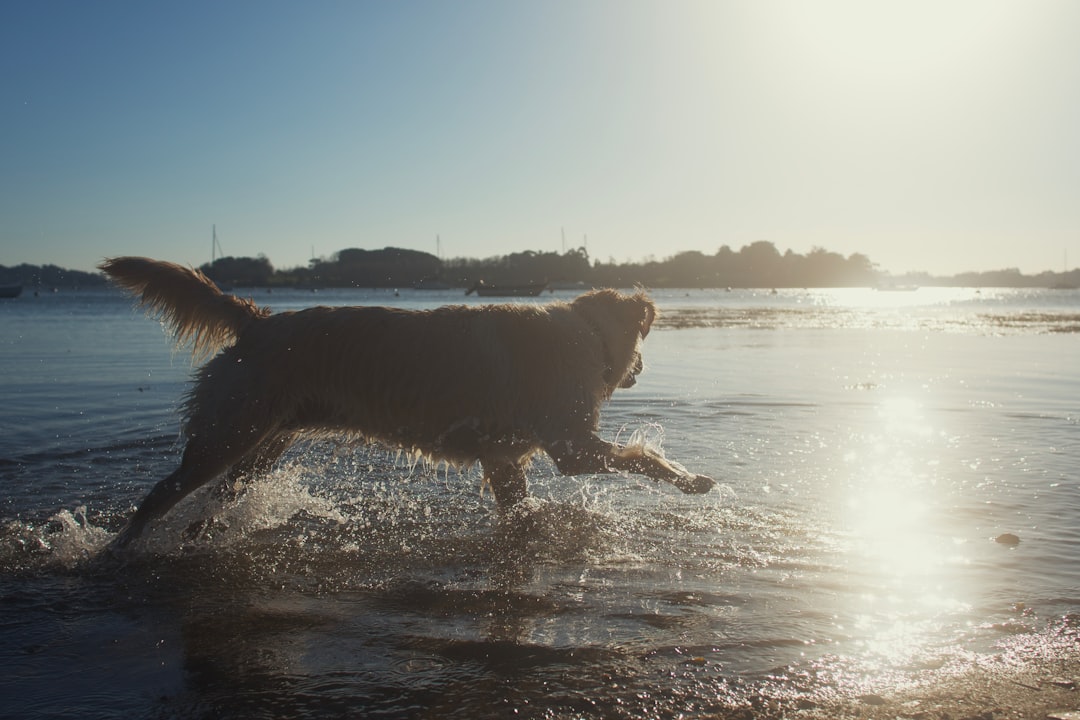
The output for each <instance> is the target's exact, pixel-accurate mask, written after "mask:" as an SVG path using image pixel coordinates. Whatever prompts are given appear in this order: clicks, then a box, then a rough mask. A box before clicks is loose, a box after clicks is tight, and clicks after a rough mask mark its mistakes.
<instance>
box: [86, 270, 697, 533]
mask: <svg viewBox="0 0 1080 720" xmlns="http://www.w3.org/2000/svg"><path fill="white" fill-rule="evenodd" d="M99 269H101V270H102V271H103V272H105V274H106V275H108V276H109V278H110V279H111V280H112V281H113V282H114V283H115V284H116V285H118V286H120V287H121V288H123V289H124V290H126V291H128V292H129V293H131V294H132V295H134V296H136V297H137V299H138V304H139V305H141V306H142V307H143V308H144V309H146V310H147V312H148V313H149V314H151V315H153V316H156V317H158V318H159V319H160V320H161V321H162V322H163V323H164V325H165V326H166V327H167V328H169V329H170V330H171V331H172V333H173V335H174V337H175V340H176V342H177V343H178V345H183V344H190V346H191V352H192V357H193V361H196V362H197V361H199V360H205V359H207V358H209V360H208V361H207V362H206V363H205V364H204V365H203V366H202V367H201V368H199V369H198V370H197V371H196V373H195V377H194V383H193V386H192V388H191V389H190V391H189V393H188V395H187V398H186V401H185V403H184V417H185V424H184V436H185V438H186V445H185V447H184V451H183V456H182V459H181V461H180V466H179V467H178V468H177V469H176V470H175V471H174V472H173V473H172V474H170V475H169V476H168V477H166V478H165V479H164V480H162V481H161V482H159V483H158V484H157V485H155V486H154V488H153V489H151V490H150V492H149V494H148V495H147V496H146V497H145V498H144V499H143V501H142V503H141V504H140V505H139V507H138V509H137V510H136V511H135V513H134V514H133V515H132V517H131V518H130V519H129V520H128V522H127V525H126V526H125V527H124V529H123V530H121V532H120V533H119V534H118V535H117V537H116V538H115V540H114V541H113V543H112V545H111V546H112V548H114V549H123V548H125V547H127V546H128V545H129V544H131V543H132V542H133V541H134V540H136V539H137V538H138V537H140V535H141V534H142V533H143V532H144V530H145V529H146V526H147V524H148V523H150V522H151V521H153V520H155V519H157V518H159V517H161V516H163V515H164V514H165V513H167V512H168V511H169V510H170V509H171V508H172V507H173V506H174V505H175V504H176V503H177V502H179V501H180V500H182V499H183V498H184V497H185V496H187V495H188V494H189V493H191V492H192V491H194V490H195V489H197V488H199V487H201V486H202V485H204V484H206V483H208V482H210V481H212V480H214V479H215V478H217V477H218V476H221V475H223V474H224V478H223V480H222V481H221V482H222V487H223V488H229V487H234V486H235V485H237V484H239V483H241V482H243V481H245V480H247V479H249V478H251V477H254V476H257V475H258V474H260V473H264V472H267V471H269V470H270V469H271V467H272V466H273V464H274V462H275V461H276V460H277V459H278V458H279V457H280V456H281V454H282V453H283V452H285V450H287V449H288V448H289V446H290V445H292V444H293V443H294V442H296V441H297V440H299V439H301V438H304V437H308V438H310V437H313V436H314V437H318V436H325V435H341V434H345V435H348V436H353V437H356V438H359V439H362V440H364V441H369V442H379V443H383V444H385V445H388V446H393V447H398V448H402V449H405V450H407V451H411V452H415V453H418V454H420V455H422V456H423V457H425V458H427V459H429V460H431V461H435V462H439V461H444V462H447V463H450V464H453V465H455V466H469V465H472V464H474V463H477V462H479V463H480V465H481V467H482V469H483V477H484V482H485V484H490V486H491V488H492V490H493V493H494V495H495V500H496V503H497V505H498V507H499V509H500V511H505V510H506V509H508V508H510V507H511V506H513V505H514V504H515V503H517V502H518V501H520V500H522V499H524V498H525V497H527V495H528V487H527V482H526V475H525V468H526V466H527V463H528V461H529V459H530V457H531V456H533V455H534V454H535V453H537V452H540V451H543V452H546V453H547V454H548V455H549V456H550V457H551V459H552V460H553V461H554V463H555V466H556V468H557V469H558V471H559V472H560V473H562V474H564V475H579V474H588V473H612V472H625V473H636V474H641V475H645V476H648V477H650V478H653V479H654V480H663V481H667V482H669V483H671V484H672V485H674V486H675V487H677V488H679V489H680V490H682V491H683V492H686V493H705V492H708V491H709V490H710V489H711V488H712V487H713V485H714V482H713V480H712V479H711V478H709V477H706V476H704V475H696V474H693V473H691V472H689V471H687V470H686V469H685V468H684V467H682V466H681V465H679V464H677V463H673V462H670V461H668V460H666V459H665V458H664V457H662V456H661V455H660V454H658V453H657V452H654V451H653V450H651V449H649V448H647V447H643V446H642V447H638V446H633V447H618V446H616V445H614V444H612V443H609V442H606V441H604V440H602V439H601V438H600V437H599V436H598V435H597V434H596V433H597V429H598V425H599V413H600V406H601V405H602V404H603V403H604V401H606V400H607V399H608V398H609V397H611V394H612V393H613V392H614V391H615V390H616V389H618V388H627V387H630V386H632V385H633V384H634V383H635V381H636V377H637V375H638V373H640V372H641V370H642V361H641V353H640V346H641V341H642V339H644V338H645V336H646V335H648V333H649V328H650V327H651V326H652V324H653V321H654V320H655V318H656V306H655V305H654V303H653V302H652V300H650V299H649V298H648V296H647V295H645V293H644V292H640V291H639V292H636V293H635V294H623V293H619V292H617V291H615V290H594V291H592V292H588V293H586V294H584V295H581V296H580V297H578V298H576V299H575V300H573V301H572V302H569V303H567V302H554V303H551V304H547V305H542V306H538V305H525V304H497V305H483V306H446V307H440V308H437V309H434V310H423V311H414V310H403V309H398V308H389V307H313V308H309V309H305V310H299V311H295V312H282V313H277V314H271V313H270V311H269V310H268V309H266V308H260V307H257V306H256V305H255V304H254V303H253V302H252V301H250V300H246V299H241V298H238V297H234V296H233V295H230V294H226V293H223V292H221V291H220V290H219V289H218V287H217V286H216V285H215V284H214V283H213V282H211V281H210V280H209V279H208V278H207V277H206V276H205V275H204V274H203V273H201V272H200V271H198V270H195V269H190V268H185V267H183V266H180V265H176V264H174V263H169V262H162V261H158V260H152V259H149V258H140V257H118V258H112V259H108V260H106V261H104V262H103V263H102V264H101V265H99Z"/></svg>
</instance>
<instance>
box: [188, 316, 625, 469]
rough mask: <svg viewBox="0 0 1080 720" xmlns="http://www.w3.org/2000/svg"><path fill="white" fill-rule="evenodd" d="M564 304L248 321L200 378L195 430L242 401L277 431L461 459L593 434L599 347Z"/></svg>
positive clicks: (599, 392)
mask: <svg viewBox="0 0 1080 720" xmlns="http://www.w3.org/2000/svg"><path fill="white" fill-rule="evenodd" d="M590 336H591V331H590V328H589V327H588V325H587V324H586V323H584V322H583V321H582V320H581V319H580V318H579V317H577V316H576V315H575V313H574V312H573V310H572V308H571V307H570V306H569V305H566V304H563V303H560V304H554V305H549V306H544V307H536V306H507V305H497V306H486V307H463V306H452V307H444V308H439V309H437V310H428V311H409V310H399V309H392V308H381V307H345V308H326V307H318V308H311V309H308V310H302V311H299V312H293V313H281V314H278V315H272V316H269V317H266V318H263V319H261V320H260V321H259V322H257V323H252V324H251V325H249V326H248V327H247V328H246V329H245V331H244V332H243V333H241V334H240V336H239V337H238V339H237V342H236V344H235V345H234V346H232V347H230V348H228V349H226V350H225V351H224V352H223V353H222V354H221V355H219V356H218V357H216V358H215V359H213V360H212V361H211V362H210V363H208V364H207V365H206V366H205V367H204V368H203V370H202V371H201V372H200V373H199V379H198V382H197V385H196V388H195V389H194V391H193V394H192V397H191V401H190V402H189V407H188V414H189V418H190V422H191V423H192V424H193V426H194V427H192V428H191V430H192V431H194V432H198V431H199V429H200V427H201V426H202V425H203V424H204V423H220V422H221V421H222V417H223V415H226V416H227V415H230V414H232V413H231V412H229V407H228V406H230V405H231V406H234V407H233V408H232V411H233V412H236V411H237V410H238V409H239V408H238V407H235V406H236V405H237V404H238V403H237V400H238V399H241V398H243V399H245V400H244V402H245V404H256V403H257V404H258V406H259V412H261V413H266V414H269V415H271V416H273V417H274V418H275V425H280V426H282V427H285V428H290V429H291V428H295V429H297V430H303V431H307V432H320V431H326V432H335V433H340V432H345V433H354V434H357V435H361V436H364V437H366V438H369V439H375V440H380V441H383V442H386V443H388V444H392V445H397V446H403V447H406V448H409V449H412V450H417V451H420V452H422V453H424V454H426V455H428V456H430V457H432V458H435V459H440V460H448V461H451V462H455V463H471V462H474V461H476V460H478V459H480V458H481V457H484V456H488V455H492V454H499V455H507V456H511V455H513V456H515V457H517V456H520V455H522V454H523V453H526V452H528V451H531V450H532V449H534V448H536V447H539V446H540V444H541V443H542V442H543V441H544V440H547V439H553V438H557V437H565V436H576V435H577V434H580V433H581V432H589V431H591V430H593V429H595V424H596V417H597V413H596V410H597V408H598V406H599V404H600V401H601V400H602V399H603V397H604V394H605V385H604V380H603V378H604V370H605V364H604V358H603V354H602V352H601V345H600V343H598V342H597V341H596V340H595V339H591V338H590Z"/></svg>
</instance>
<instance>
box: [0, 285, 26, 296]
mask: <svg viewBox="0 0 1080 720" xmlns="http://www.w3.org/2000/svg"><path fill="white" fill-rule="evenodd" d="M21 294H22V285H0V298H17V297H19V295H21Z"/></svg>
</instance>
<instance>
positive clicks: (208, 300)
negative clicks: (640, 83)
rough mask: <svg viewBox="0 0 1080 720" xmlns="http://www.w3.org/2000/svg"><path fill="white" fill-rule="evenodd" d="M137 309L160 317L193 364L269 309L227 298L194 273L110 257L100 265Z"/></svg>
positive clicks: (167, 265) (141, 260)
mask: <svg viewBox="0 0 1080 720" xmlns="http://www.w3.org/2000/svg"><path fill="white" fill-rule="evenodd" d="M98 268H100V269H101V270H102V271H103V272H104V273H105V274H106V275H108V276H109V277H110V278H112V280H113V282H115V283H116V284H117V285H119V286H120V287H122V288H124V289H125V290H127V291H128V292H130V293H132V294H133V295H136V296H138V298H139V305H140V306H142V307H144V308H146V310H147V312H148V313H150V314H151V315H153V316H154V317H157V318H158V319H160V320H161V321H162V322H163V323H165V325H166V326H167V327H168V328H169V330H170V331H171V332H172V334H173V337H174V338H175V339H176V343H177V345H185V344H188V343H190V344H191V354H192V357H193V358H194V359H195V360H199V359H202V358H206V357H209V356H210V355H213V354H214V353H215V352H217V351H218V350H219V349H221V348H222V347H225V346H227V345H231V344H232V343H233V342H234V341H235V340H236V338H237V337H238V336H239V335H240V333H241V331H243V329H244V328H245V327H247V326H248V325H249V324H250V323H251V322H253V321H254V320H257V319H258V318H261V317H266V316H267V315H269V314H270V311H269V310H267V309H266V308H260V307H257V306H256V305H255V303H253V302H251V301H250V300H244V299H241V298H237V297H233V296H232V295H227V294H225V293H223V292H221V290H219V289H218V287H217V286H216V285H214V283H213V282H212V281H211V280H210V278H208V277H206V276H205V275H203V274H202V273H201V272H199V271H198V270H195V269H192V268H186V267H183V266H181V265H176V264H174V263H170V262H162V261H160V260H151V259H150V258H141V257H119V258H111V259H109V260H106V261H105V262H103V263H101V264H100V265H98Z"/></svg>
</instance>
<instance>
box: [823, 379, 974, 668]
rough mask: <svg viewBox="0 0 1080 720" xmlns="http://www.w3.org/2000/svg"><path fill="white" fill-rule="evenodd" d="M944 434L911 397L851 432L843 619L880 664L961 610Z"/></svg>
mask: <svg viewBox="0 0 1080 720" xmlns="http://www.w3.org/2000/svg"><path fill="white" fill-rule="evenodd" d="M941 438H942V433H941V431H940V430H939V429H937V428H935V427H934V426H933V424H932V423H930V422H928V420H927V418H926V415H925V413H924V407H923V405H922V403H921V402H920V401H919V400H916V399H915V398H913V397H910V396H902V395H898V396H893V397H889V398H885V399H883V400H882V401H881V402H880V403H879V404H878V406H877V412H876V423H873V424H872V425H871V426H868V427H865V428H862V429H860V431H859V432H858V433H856V434H853V435H852V437H851V443H850V447H849V448H848V449H847V450H846V452H845V454H844V463H845V464H846V465H847V466H848V469H849V471H850V476H849V477H850V480H849V482H848V484H847V486H846V488H845V490H844V491H843V498H842V502H841V503H840V507H839V511H840V512H841V513H842V523H843V527H844V529H845V531H846V533H847V538H848V542H849V545H848V553H849V556H848V558H847V562H848V565H849V568H850V571H851V577H852V582H853V583H854V584H855V585H856V586H857V587H854V588H852V590H854V591H855V592H854V593H853V594H852V598H853V600H852V606H851V607H849V608H848V609H847V610H848V613H849V615H848V617H849V618H851V622H853V623H854V625H855V627H854V628H853V629H854V630H855V632H856V634H857V635H859V636H861V637H864V638H866V640H865V641H864V642H865V645H866V647H865V650H866V651H867V652H868V653H869V654H870V655H871V656H873V657H876V658H879V659H880V660H881V661H882V662H883V663H888V662H894V661H898V660H900V659H901V658H904V657H908V656H910V655H911V654H912V653H915V652H917V651H918V650H919V649H920V647H921V645H922V644H924V643H925V641H926V640H927V639H928V638H927V636H928V634H932V633H933V630H934V628H935V627H936V625H937V624H938V623H939V622H940V619H941V618H942V617H943V616H944V615H946V614H948V613H950V612H954V611H957V610H961V609H963V607H964V601H963V599H962V591H963V589H962V588H960V587H957V586H956V582H955V580H954V579H953V573H952V572H951V569H952V568H953V567H954V566H955V564H956V563H963V562H964V560H963V558H962V557H960V556H959V553H958V552H957V546H956V543H955V541H954V540H953V538H951V537H949V535H948V533H947V532H944V528H942V527H940V514H939V508H940V505H941V503H942V502H943V498H942V497H941V493H942V489H941V485H942V484H943V483H939V482H938V476H937V474H936V473H937V462H936V461H935V460H934V459H933V458H934V457H935V452H934V448H935V446H936V444H937V443H938V442H940V440H941Z"/></svg>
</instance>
